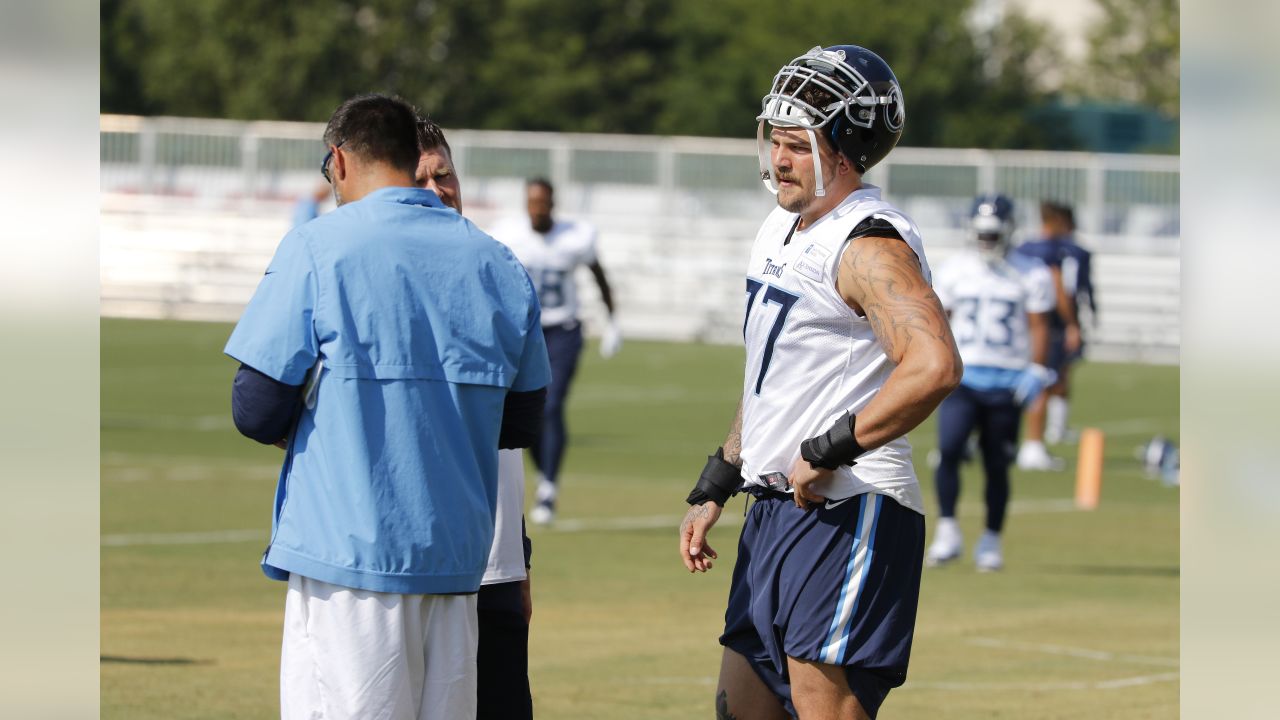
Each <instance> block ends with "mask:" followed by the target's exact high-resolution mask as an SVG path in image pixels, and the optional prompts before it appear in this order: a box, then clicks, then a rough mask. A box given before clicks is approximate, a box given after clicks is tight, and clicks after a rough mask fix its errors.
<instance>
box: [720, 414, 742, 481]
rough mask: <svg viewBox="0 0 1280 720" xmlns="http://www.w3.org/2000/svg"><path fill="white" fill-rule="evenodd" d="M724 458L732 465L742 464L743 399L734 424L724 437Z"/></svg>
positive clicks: (735, 415) (734, 417)
mask: <svg viewBox="0 0 1280 720" xmlns="http://www.w3.org/2000/svg"><path fill="white" fill-rule="evenodd" d="M724 459H725V462H727V463H729V464H730V465H737V466H738V467H741V466H742V401H741V400H739V401H738V410H737V412H735V413H734V415H733V425H732V426H731V427H730V428H729V434H728V435H727V436H725V439H724Z"/></svg>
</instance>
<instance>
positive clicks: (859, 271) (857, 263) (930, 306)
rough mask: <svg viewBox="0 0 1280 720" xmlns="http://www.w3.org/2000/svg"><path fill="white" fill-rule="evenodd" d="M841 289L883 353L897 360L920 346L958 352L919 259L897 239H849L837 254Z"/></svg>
mask: <svg viewBox="0 0 1280 720" xmlns="http://www.w3.org/2000/svg"><path fill="white" fill-rule="evenodd" d="M838 289H839V290H840V294H841V295H842V296H843V297H844V299H845V301H846V302H848V303H849V305H850V306H852V307H853V308H854V309H855V310H859V311H861V312H862V313H863V314H864V315H865V316H866V318H867V321H868V322H870V323H871V329H872V331H873V332H875V334H876V338H877V339H878V340H879V341H880V344H881V345H882V346H884V350H885V354H886V355H888V356H889V359H890V360H892V361H893V362H894V363H901V362H902V357H903V355H904V354H906V353H907V352H908V351H910V350H912V349H913V346H916V347H915V348H914V349H921V348H919V347H918V346H920V345H926V346H933V348H931V349H945V351H946V352H947V354H948V355H955V357H956V359H957V361H958V358H959V355H958V353H957V351H956V348H955V341H954V339H952V337H951V327H950V324H949V323H948V322H947V313H946V311H945V310H943V308H942V303H941V302H940V301H939V300H938V296H937V295H935V294H934V292H933V289H932V288H931V287H929V283H928V282H926V281H925V279H924V276H923V275H922V274H921V272H920V260H919V258H917V257H916V254H915V252H914V251H913V250H912V249H911V246H910V245H907V243H905V242H903V241H902V240H900V239H898V238H882V237H864V238H858V239H857V240H854V241H853V242H852V243H850V244H849V247H848V248H847V249H846V250H845V253H844V257H843V258H842V259H841V270H840V277H839V288H838Z"/></svg>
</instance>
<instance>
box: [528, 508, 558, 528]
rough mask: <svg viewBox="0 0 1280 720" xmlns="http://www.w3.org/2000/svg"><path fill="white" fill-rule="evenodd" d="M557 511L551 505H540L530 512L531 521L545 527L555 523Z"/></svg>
mask: <svg viewBox="0 0 1280 720" xmlns="http://www.w3.org/2000/svg"><path fill="white" fill-rule="evenodd" d="M555 519H556V510H555V508H553V507H552V506H551V505H549V504H544V503H538V504H537V505H534V506H533V508H532V509H531V510H529V521H530V522H532V523H533V524H534V525H541V526H543V527H545V526H547V525H550V524H551V523H553V522H555Z"/></svg>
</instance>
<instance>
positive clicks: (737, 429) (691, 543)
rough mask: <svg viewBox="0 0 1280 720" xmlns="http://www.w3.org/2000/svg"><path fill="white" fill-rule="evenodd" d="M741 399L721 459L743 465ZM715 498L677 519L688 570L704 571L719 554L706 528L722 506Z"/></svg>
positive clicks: (693, 506)
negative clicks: (679, 521)
mask: <svg viewBox="0 0 1280 720" xmlns="http://www.w3.org/2000/svg"><path fill="white" fill-rule="evenodd" d="M741 454H742V401H738V411H737V412H736V413H734V416H733V424H732V425H731V426H729V434H728V436H726V437H725V439H724V460H725V462H727V463H729V464H730V465H733V466H734V467H742V457H741ZM723 509H724V508H722V507H721V506H719V505H717V504H716V503H715V501H714V500H708V501H706V502H704V503H700V504H697V505H690V506H689V510H688V511H687V512H685V514H684V520H683V521H681V523H680V560H681V561H683V562H684V566H685V567H686V568H688V570H689V572H706V571H708V570H710V569H711V565H712V563H711V561H712V560H714V559H716V558H718V557H719V555H717V554H716V551H715V550H713V549H712V548H711V546H710V545H708V544H707V532H708V531H709V530H711V527H712V526H713V525H715V524H716V520H719V519H720V511H721V510H723Z"/></svg>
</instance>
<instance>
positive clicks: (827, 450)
mask: <svg viewBox="0 0 1280 720" xmlns="http://www.w3.org/2000/svg"><path fill="white" fill-rule="evenodd" d="M856 419H857V418H856V416H855V415H854V414H853V413H851V412H847V413H845V414H844V415H841V416H840V419H839V420H836V423H835V424H834V425H832V426H831V428H830V429H829V430H827V431H826V432H824V433H822V434H821V435H818V436H816V437H811V438H809V439H808V440H805V441H803V442H801V443H800V457H802V458H804V460H805V462H807V463H809V465H810V466H812V467H815V468H824V469H827V470H835V469H836V468H838V467H840V466H841V465H853V464H854V458H856V457H858V456H859V455H861V454H862V453H864V452H866V450H865V449H863V447H862V446H861V445H859V444H858V441H857V440H855V439H853V425H854V421H855V420H856Z"/></svg>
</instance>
